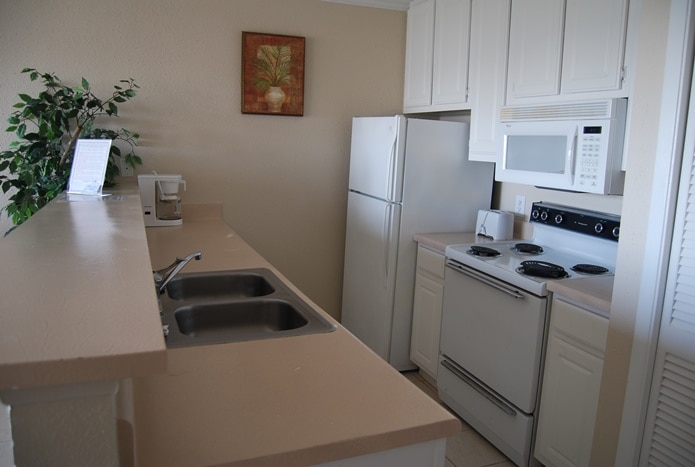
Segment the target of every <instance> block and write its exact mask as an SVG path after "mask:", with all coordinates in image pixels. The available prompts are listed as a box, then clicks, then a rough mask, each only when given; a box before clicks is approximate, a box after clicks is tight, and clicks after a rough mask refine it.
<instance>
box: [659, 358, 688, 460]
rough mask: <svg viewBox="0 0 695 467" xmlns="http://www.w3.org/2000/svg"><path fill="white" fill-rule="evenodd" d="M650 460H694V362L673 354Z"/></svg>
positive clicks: (667, 363)
mask: <svg viewBox="0 0 695 467" xmlns="http://www.w3.org/2000/svg"><path fill="white" fill-rule="evenodd" d="M648 463H649V465H663V466H668V467H675V466H681V465H682V466H692V465H693V463H695V365H693V364H692V363H690V362H687V361H685V360H683V359H681V358H678V357H676V356H675V355H671V354H668V355H666V361H665V363H664V369H663V374H662V380H661V385H660V387H659V394H658V402H657V407H656V420H655V421H654V432H653V434H652V439H651V446H650V449H649V461H648Z"/></svg>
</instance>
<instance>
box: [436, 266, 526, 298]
mask: <svg viewBox="0 0 695 467" xmlns="http://www.w3.org/2000/svg"><path fill="white" fill-rule="evenodd" d="M446 265H447V266H448V267H450V268H451V269H453V270H454V271H456V272H459V273H461V274H465V275H466V276H468V277H471V278H473V279H476V280H479V281H480V282H482V283H484V284H486V285H489V286H490V287H492V288H494V289H497V290H499V291H501V292H504V293H506V294H507V295H511V296H512V297H514V298H524V296H523V295H522V294H520V293H519V291H518V290H514V289H509V288H507V287H504V286H503V285H501V284H498V283H497V282H493V281H492V280H490V279H488V278H486V277H484V276H481V275H480V274H476V273H474V272H472V271H469V270H467V269H464V268H463V267H462V266H461V265H459V264H458V263H455V262H453V261H447V263H446Z"/></svg>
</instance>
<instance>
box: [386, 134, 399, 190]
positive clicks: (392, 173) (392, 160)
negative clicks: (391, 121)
mask: <svg viewBox="0 0 695 467" xmlns="http://www.w3.org/2000/svg"><path fill="white" fill-rule="evenodd" d="M397 146H398V134H397V133H395V134H394V135H393V142H392V143H391V154H389V169H388V174H389V175H388V177H389V180H388V195H387V196H388V200H389V201H393V200H394V199H395V193H394V191H395V183H396V149H397Z"/></svg>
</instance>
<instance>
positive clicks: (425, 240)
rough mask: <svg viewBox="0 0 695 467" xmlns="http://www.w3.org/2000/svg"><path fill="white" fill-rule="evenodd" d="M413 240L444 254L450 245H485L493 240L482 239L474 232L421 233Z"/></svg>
mask: <svg viewBox="0 0 695 467" xmlns="http://www.w3.org/2000/svg"><path fill="white" fill-rule="evenodd" d="M413 239H414V240H415V241H416V242H418V243H419V244H420V245H423V246H426V247H427V248H429V249H431V250H434V251H436V252H437V253H441V254H444V250H446V247H447V246H449V245H459V244H461V243H485V242H491V241H492V240H490V239H487V238H485V237H480V236H478V235H476V234H475V233H474V232H449V233H419V234H415V235H414V236H413Z"/></svg>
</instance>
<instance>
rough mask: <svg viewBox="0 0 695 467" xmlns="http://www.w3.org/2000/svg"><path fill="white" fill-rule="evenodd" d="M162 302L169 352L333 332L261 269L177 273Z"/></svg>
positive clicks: (162, 297)
mask: <svg viewBox="0 0 695 467" xmlns="http://www.w3.org/2000/svg"><path fill="white" fill-rule="evenodd" d="M160 303H161V308H162V324H163V325H165V326H167V327H168V330H169V334H168V335H167V337H166V344H167V347H169V348H176V347H188V346H193V345H211V344H224V343H227V342H237V341H248V340H257V339H273V338H278V337H289V336H300V335H305V334H314V333H320V332H331V331H334V330H335V326H334V325H333V324H332V323H331V322H329V321H328V320H327V319H326V318H324V317H323V316H322V315H321V313H319V312H318V311H316V310H315V309H313V308H312V307H310V306H309V305H308V304H307V303H306V302H304V300H302V299H301V298H300V297H299V296H298V295H297V294H296V293H294V292H293V291H292V290H291V289H290V288H289V287H288V286H287V285H286V284H285V283H284V282H283V281H281V280H280V278H278V277H277V276H276V275H275V274H274V273H273V272H272V271H271V270H269V269H265V268H257V269H239V270H230V271H211V272H194V273H184V274H179V275H178V276H177V277H175V278H174V279H172V280H171V282H169V284H167V286H166V289H165V291H164V293H163V294H161V295H160Z"/></svg>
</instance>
